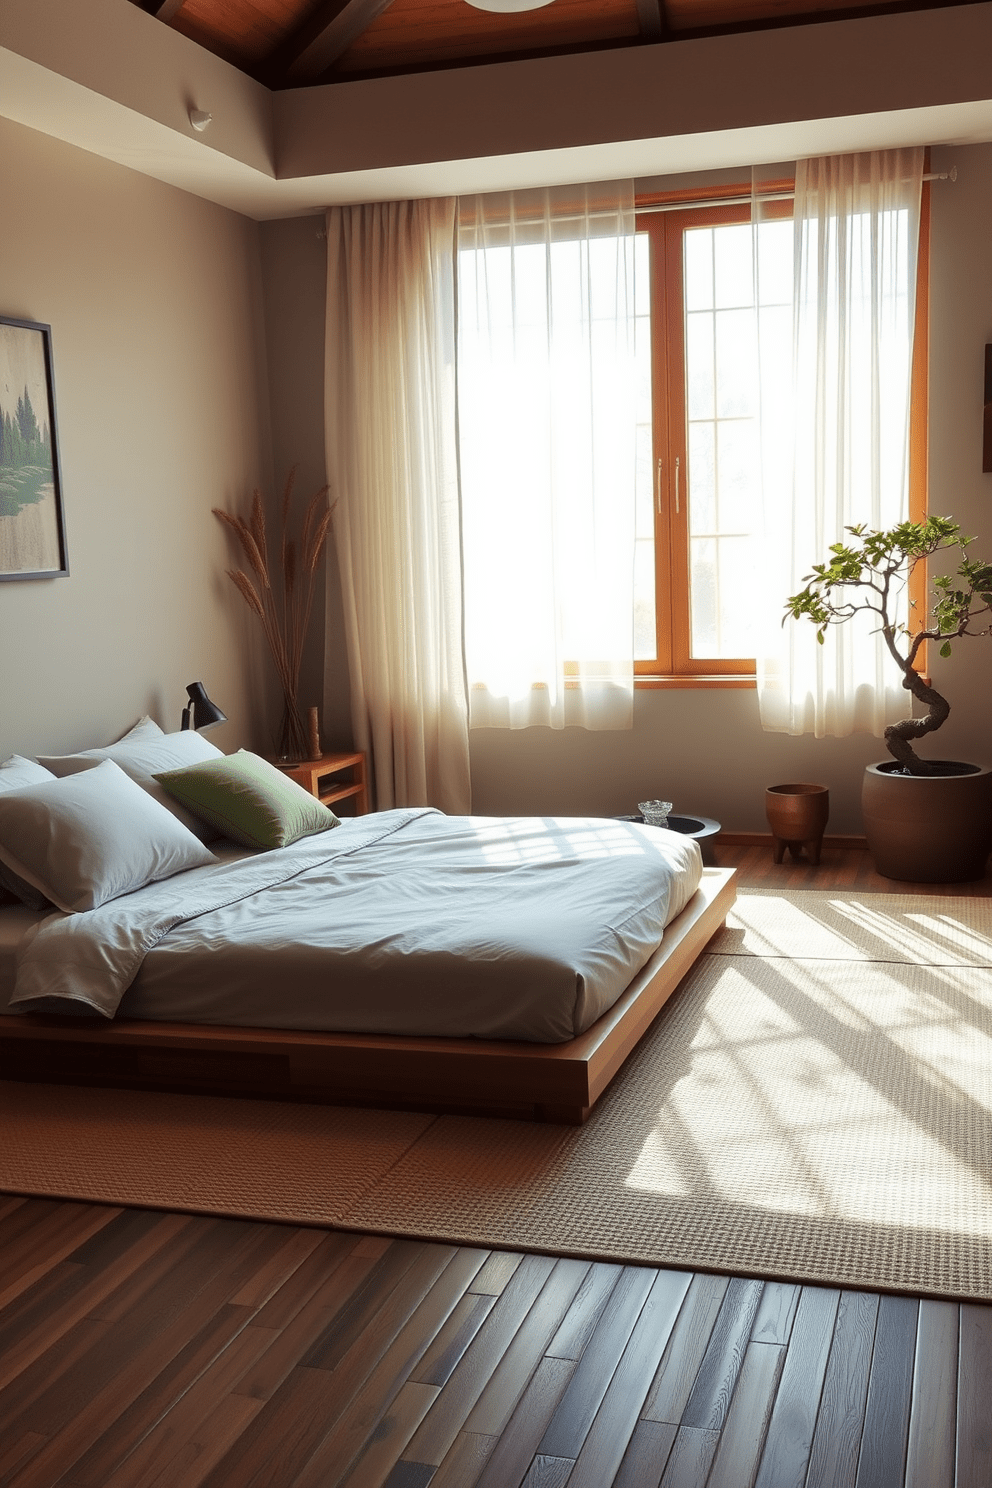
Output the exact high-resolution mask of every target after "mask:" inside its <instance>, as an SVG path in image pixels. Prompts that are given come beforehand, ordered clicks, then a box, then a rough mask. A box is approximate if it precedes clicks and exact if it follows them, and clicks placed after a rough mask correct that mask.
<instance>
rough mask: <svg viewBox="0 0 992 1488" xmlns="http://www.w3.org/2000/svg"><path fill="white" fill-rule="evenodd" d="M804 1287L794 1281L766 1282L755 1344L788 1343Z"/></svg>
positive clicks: (755, 1322) (756, 1326)
mask: <svg viewBox="0 0 992 1488" xmlns="http://www.w3.org/2000/svg"><path fill="white" fill-rule="evenodd" d="M801 1291H802V1287H801V1286H799V1284H798V1283H797V1282H792V1281H766V1282H765V1289H764V1291H763V1292H762V1294H761V1305H760V1307H759V1308H758V1311H757V1314H756V1316H755V1319H754V1327H753V1328H752V1329H751V1338H752V1340H753V1341H754V1342H755V1343H788V1341H789V1334H790V1333H791V1332H792V1324H793V1322H794V1321H795V1316H796V1308H797V1307H798V1306H799V1294H800V1292H801Z"/></svg>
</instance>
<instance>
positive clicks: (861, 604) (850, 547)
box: [785, 517, 992, 673]
mask: <svg viewBox="0 0 992 1488" xmlns="http://www.w3.org/2000/svg"><path fill="white" fill-rule="evenodd" d="M847 531H848V533H849V534H850V536H851V537H852V538H853V539H854V541H852V542H850V543H832V544H831V546H830V554H831V556H830V559H829V560H828V561H827V562H826V563H815V564H814V565H813V569H812V571H811V572H810V573H808V574H806V575H805V576H804V581H805V584H806V588H805V589H803V590H801V591H800V592H799V593H798V594H793V595H791V596H790V597H789V599H787V600H786V603H785V612H786V618H788V617H789V616H792V617H793V618H794V619H796V620H799V619H802V618H806V619H808V620H811V621H812V623H813V624H814V625H815V626H816V634H817V640H818V641H819V642H820V644H821V645H822V644H823V641H824V638H825V636H826V632H827V627H828V626H830V625H841V624H843V623H844V622H845V621H846V620H850V619H851V617H852V616H853V615H855V614H856V613H857V612H858V611H859V610H867V611H872V612H874V613H875V614H877V615H878V616H879V618H880V620H881V630H882V634H883V636H884V638H885V640H886V643H887V644H888V647H889V650H890V651H891V652H892V655H893V656H894V657H895V659H896V660H897V661H898V663H899V665H900V666H901V667H902V668H903V671H904V673H905V672H907V671H908V670H909V669H910V668H911V667H912V665H913V662H914V660H915V658H916V655H917V652H918V651H919V648H920V646H921V645H922V643H923V642H924V641H926V640H934V641H938V640H939V641H941V642H942V645H941V647H940V654H941V656H949V655H950V654H951V640H952V639H956V638H957V637H958V636H962V635H987V634H988V633H989V631H988V626H987V624H986V626H985V627H984V628H982V629H979V630H975V629H973V628H972V627H973V626H974V624H975V622H976V621H977V620H979V619H980V618H981V617H983V616H988V615H989V614H990V613H992V564H990V563H981V562H977V561H975V560H972V559H969V558H968V556H967V553H966V551H965V550H966V549H967V547H968V545H969V544H970V543H971V542H973V541H974V539H973V538H971V537H962V536H961V529H960V527H959V525H958V523H957V522H955V521H953V520H952V518H950V517H928V518H927V520H926V521H925V522H900V523H899V524H898V525H897V526H895V527H890V528H888V529H887V530H885V531H878V530H876V529H874V528H869V527H866V526H865V525H864V524H863V523H862V524H861V525H859V526H857V527H848V528H847ZM952 548H956V549H958V550H959V552H960V555H961V556H960V561H959V562H958V565H957V567H956V568H955V569H954V571H953V572H952V573H950V574H941V575H939V576H938V577H936V578H934V579H933V580H932V587H933V591H934V595H933V599H932V601H931V605H930V609H929V613H928V615H925V616H923V617H922V619H919V618H917V617H914V616H911V623H910V624H909V625H903V624H901V623H897V622H896V620H895V618H894V611H895V609H896V603H897V598H898V596H899V595H900V594H901V593H902V591H903V589H904V588H905V584H906V582H907V580H908V578H909V575H910V573H911V572H912V570H913V569H914V568H915V566H916V565H917V563H921V562H924V561H926V560H927V559H928V558H932V557H933V556H934V554H936V553H939V552H942V551H944V550H945V549H952ZM914 618H917V623H916V625H915V626H914V625H913V624H912V620H913V619H914ZM897 638H899V639H901V640H902V641H903V642H904V644H905V650H904V651H900V650H899V649H898V647H897V645H896V641H897Z"/></svg>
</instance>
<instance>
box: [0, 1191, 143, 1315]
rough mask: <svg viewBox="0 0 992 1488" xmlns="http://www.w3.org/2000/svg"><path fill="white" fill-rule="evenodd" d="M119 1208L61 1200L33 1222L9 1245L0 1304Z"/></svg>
mask: <svg viewBox="0 0 992 1488" xmlns="http://www.w3.org/2000/svg"><path fill="white" fill-rule="evenodd" d="M120 1212H121V1211H120V1210H119V1209H111V1208H103V1207H101V1206H100V1205H97V1204H62V1205H59V1206H58V1208H57V1209H55V1210H53V1211H52V1212H51V1213H50V1214H48V1215H46V1216H45V1217H44V1218H43V1219H42V1220H41V1221H40V1222H39V1223H38V1224H37V1225H34V1226H32V1227H31V1229H29V1230H28V1231H26V1232H25V1233H24V1234H23V1235H22V1236H21V1237H20V1239H19V1241H18V1243H17V1244H16V1245H13V1246H11V1247H9V1248H8V1252H7V1257H6V1260H5V1263H4V1267H3V1271H2V1272H0V1307H6V1305H7V1304H8V1302H10V1301H11V1300H12V1299H13V1298H14V1297H18V1296H20V1295H21V1293H22V1292H25V1291H27V1290H28V1288H29V1287H31V1286H33V1285H34V1283H35V1282H36V1281H38V1280H39V1279H40V1278H41V1277H43V1276H44V1275H45V1273H46V1272H48V1271H50V1270H51V1269H52V1267H53V1266H57V1265H58V1264H59V1262H60V1261H64V1260H66V1259H68V1257H69V1256H70V1255H72V1253H73V1251H75V1250H78V1249H79V1247H80V1246H81V1245H82V1244H83V1242H84V1241H85V1240H88V1239H89V1237H90V1236H91V1235H95V1234H97V1233H98V1232H99V1231H100V1230H102V1229H103V1228H104V1227H105V1226H106V1225H108V1224H110V1222H111V1221H112V1220H113V1219H115V1218H116V1217H117V1215H118V1214H120Z"/></svg>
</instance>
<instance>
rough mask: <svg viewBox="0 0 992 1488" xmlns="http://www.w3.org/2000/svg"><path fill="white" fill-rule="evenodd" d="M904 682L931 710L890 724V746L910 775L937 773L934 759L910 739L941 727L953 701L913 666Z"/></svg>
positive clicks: (892, 752)
mask: <svg viewBox="0 0 992 1488" xmlns="http://www.w3.org/2000/svg"><path fill="white" fill-rule="evenodd" d="M902 685H903V687H905V688H907V689H908V690H909V691H910V692H911V693H912V694H913V696H914V697H915V698H918V699H919V701H920V702H921V703H924V704H925V705H926V707H927V708H928V709H929V712H928V713H927V714H926V716H925V717H924V718H903V719H900V721H899V722H898V723H890V724H889V726H888V728H887V729H886V730H885V743H886V746H887V748H888V751H889V753H890V754H891V755H894V757H895V758H896V759H897V760H898V761H899V763H900V764H901V765H904V766H905V768H906V770H907V771H908V773H909V774H910V775H933V774H936V773H938V772H937V771H935V769H934V767H933V763H932V761H930V760H927V759H921V758H920V756H919V755H918V754H917V753H916V750H915V749H914V748H913V745H912V743H911V742H910V741H911V740H913V739H922V738H923V737H924V735H926V734H932V733H933V731H934V729H939V728H940V726H941V724H942V723H944V722H945V721H946V719H947V715H948V714H949V713H950V711H951V707H950V704H949V703H948V701H947V699H946V698H944V697H941V695H940V693H939V692H937V691H935V689H934V688H932V687H929V686H928V685H927V684H926V683H925V682H924V680H923V678H922V677H921V676H920V674H919V672H915V671H914V670H913V668H912V666H910V667H909V670H908V671H906V672H905V673H904V675H903V683H902Z"/></svg>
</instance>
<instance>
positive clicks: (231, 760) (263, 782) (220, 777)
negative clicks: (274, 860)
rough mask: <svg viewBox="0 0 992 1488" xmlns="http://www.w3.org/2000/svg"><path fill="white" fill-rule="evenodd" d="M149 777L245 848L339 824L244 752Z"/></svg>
mask: <svg viewBox="0 0 992 1488" xmlns="http://www.w3.org/2000/svg"><path fill="white" fill-rule="evenodd" d="M153 778H154V779H155V780H157V781H158V782H159V784H160V785H162V786H164V788H165V789H166V790H167V791H168V792H169V794H170V795H171V796H174V797H175V798H176V800H177V801H181V802H182V804H183V805H184V806H185V807H186V808H187V809H188V810H189V811H192V812H193V814H194V816H198V817H200V818H201V820H203V821H205V822H209V823H210V825H211V826H214V827H216V828H217V830H218V831H219V832H223V834H224V836H225V837H230V838H232V839H233V840H234V841H235V842H240V843H242V844H243V846H245V847H265V848H273V847H286V846H288V844H289V843H290V842H296V841H297V839H298V838H300V837H310V836H312V835H313V833H314V832H326V831H327V830H328V828H329V827H337V826H340V821H339V818H338V817H336V816H335V815H334V812H333V811H331V810H330V809H329V808H328V807H327V806H325V805H324V804H323V802H322V801H318V800H317V798H316V796H311V794H310V792H309V791H305V790H304V789H303V787H302V785H297V783H296V781H295V780H290V779H289V777H288V776H287V775H284V774H283V772H282V771H281V770H277V769H276V767H275V765H270V764H269V762H268V760H264V759H262V758H261V757H260V756H259V755H257V754H252V753H250V751H249V750H247V749H239V750H238V752H237V754H223V755H221V756H220V758H219V759H209V760H203V761H202V762H201V763H200V764H196V765H189V766H188V767H187V768H186V769H183V770H163V771H162V773H161V774H156V775H155V776H154V777H153Z"/></svg>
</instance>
